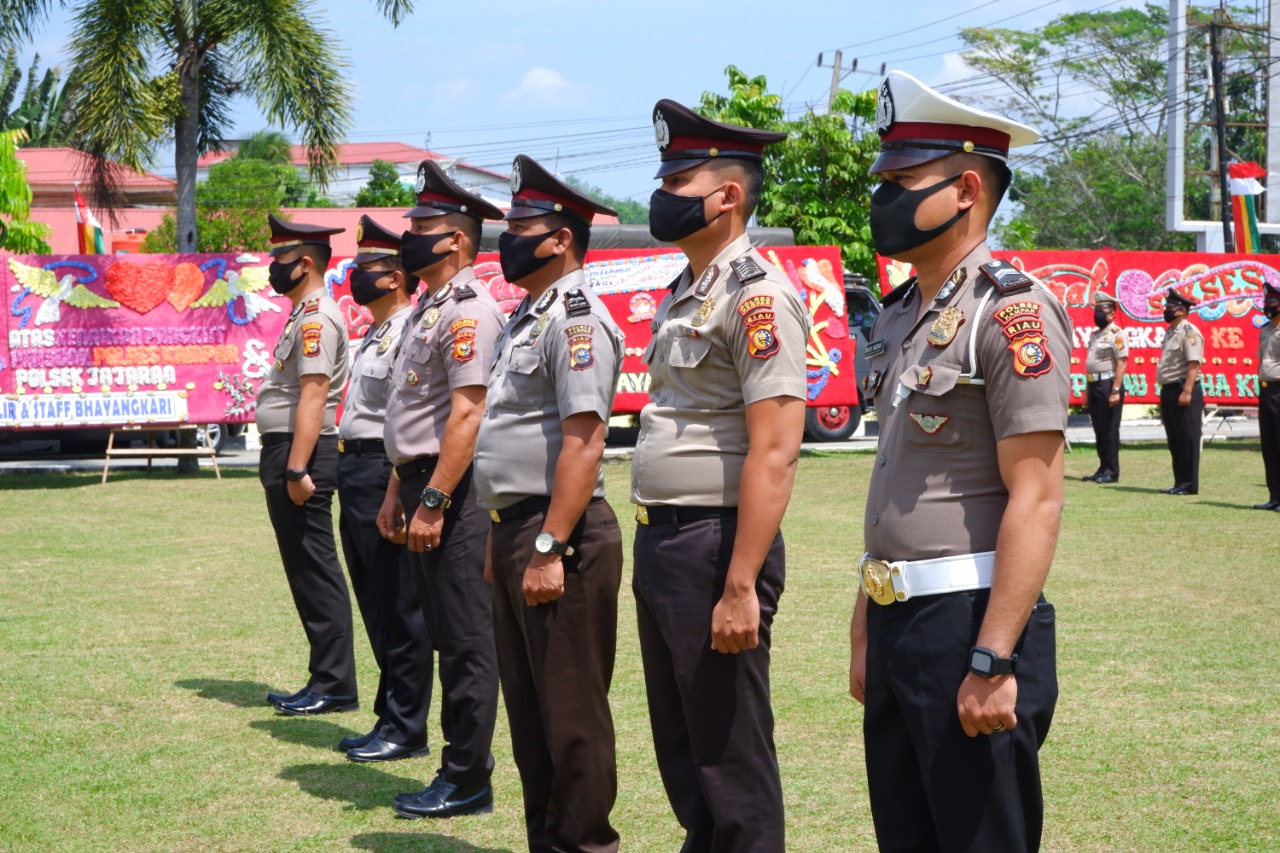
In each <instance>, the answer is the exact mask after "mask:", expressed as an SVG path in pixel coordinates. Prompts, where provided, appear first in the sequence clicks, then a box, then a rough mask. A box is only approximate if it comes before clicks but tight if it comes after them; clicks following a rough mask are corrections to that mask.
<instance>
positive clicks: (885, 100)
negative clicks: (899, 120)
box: [876, 78, 893, 136]
mask: <svg viewBox="0 0 1280 853" xmlns="http://www.w3.org/2000/svg"><path fill="white" fill-rule="evenodd" d="M891 127H893V90H892V89H890V88H889V79H888V78H885V81H884V82H883V83H881V84H880V97H879V98H877V99H876V132H877V133H879V134H880V135H881V136H884V135H885V134H886V133H888V132H889V128H891Z"/></svg>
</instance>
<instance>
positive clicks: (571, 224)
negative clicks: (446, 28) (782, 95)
mask: <svg viewBox="0 0 1280 853" xmlns="http://www.w3.org/2000/svg"><path fill="white" fill-rule="evenodd" d="M511 195H512V199H511V209H510V210H509V211H508V212H507V216H506V219H507V232H506V233H505V234H503V235H502V236H501V238H500V239H499V244H498V245H499V249H498V254H499V260H500V261H501V264H502V274H503V276H504V277H505V278H506V280H507V281H509V282H511V283H512V284H514V285H516V286H517V287H520V288H523V289H524V290H526V291H528V295H527V296H526V297H525V298H524V300H523V301H522V302H521V303H520V305H519V306H518V307H517V308H516V310H515V311H514V312H513V313H512V314H511V318H510V320H508V322H507V325H506V328H504V329H503V330H502V337H501V338H500V339H499V340H498V355H497V359H496V360H495V361H494V366H493V375H492V377H491V379H490V382H489V396H488V399H487V401H486V403H485V411H484V420H483V422H482V423H481V426H480V437H479V439H478V442H477V444H476V494H477V495H478V496H479V498H480V504H481V506H483V507H484V508H485V509H487V510H489V515H490V517H491V518H492V520H493V523H492V525H491V527H490V532H489V554H488V558H487V562H486V564H485V574H486V576H487V577H489V578H491V580H492V583H493V602H494V628H495V630H496V632H497V642H498V664H499V671H500V673H501V675H502V694H503V697H504V698H505V700H506V706H507V721H508V723H509V725H510V727H511V749H512V754H513V755H514V757H515V761H516V767H517V768H518V769H519V771H520V783H521V785H522V787H523V789H524V813H525V827H526V832H527V835H528V841H529V849H530V850H535V851H550V850H590V851H598V852H599V853H606V851H613V850H617V849H618V833H617V831H616V830H615V829H614V828H613V826H611V825H610V823H609V813H610V812H611V811H612V809H613V803H614V800H615V798H616V796H617V790H618V773H617V761H616V756H615V747H614V733H613V716H612V714H611V713H610V711H609V684H610V682H611V681H612V679H613V661H614V653H615V651H616V649H617V633H618V631H617V628H618V587H619V584H620V583H621V579H622V532H621V530H620V529H619V527H618V520H617V518H616V517H615V516H614V513H613V510H612V509H611V508H610V507H609V504H608V503H607V502H606V501H605V499H604V472H603V470H602V469H601V466H600V461H601V458H602V456H603V454H604V437H605V425H606V423H607V421H608V418H609V412H610V411H611V410H612V408H613V396H614V390H615V388H616V387H617V381H618V375H619V373H620V372H621V369H622V357H623V352H624V342H623V337H622V332H621V330H619V329H618V326H617V324H615V323H614V322H613V320H612V319H611V318H610V316H609V311H608V310H607V309H606V308H605V307H604V305H603V303H601V301H600V299H599V298H598V297H597V296H596V295H595V294H594V293H593V292H592V291H591V288H590V287H589V286H588V285H587V280H586V275H585V274H584V273H583V270H582V264H583V256H584V255H585V254H586V251H587V246H588V244H589V242H590V239H591V220H592V218H593V217H594V215H595V214H597V213H604V214H613V213H614V211H612V210H610V209H609V208H607V207H605V206H603V205H601V204H598V203H596V202H595V201H593V200H592V199H590V198H588V197H586V196H585V195H583V194H581V193H579V192H577V191H576V190H574V189H573V188H571V187H569V186H567V185H566V184H563V183H561V182H560V181H558V180H556V178H555V177H553V176H552V175H551V174H550V173H548V172H547V171H546V170H545V169H543V168H542V167H541V166H539V165H538V164H537V163H535V162H534V161H533V160H532V159H530V158H529V157H526V156H525V155H523V154H521V155H520V156H518V157H516V159H515V162H514V163H513V164H512V166H511Z"/></svg>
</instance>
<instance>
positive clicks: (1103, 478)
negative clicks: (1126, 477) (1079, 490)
mask: <svg viewBox="0 0 1280 853" xmlns="http://www.w3.org/2000/svg"><path fill="white" fill-rule="evenodd" d="M1093 482H1095V483H1118V482H1120V476H1119V475H1118V474H1099V475H1098V476H1096V477H1094V478H1093Z"/></svg>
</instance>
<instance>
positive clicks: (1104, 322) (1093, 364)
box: [1082, 291, 1129, 483]
mask: <svg viewBox="0 0 1280 853" xmlns="http://www.w3.org/2000/svg"><path fill="white" fill-rule="evenodd" d="M1093 322H1094V325H1096V326H1097V327H1098V328H1097V330H1096V331H1095V332H1094V333H1093V337H1092V338H1090V339H1089V351H1088V353H1087V355H1086V356H1085V361H1084V369H1085V379H1086V380H1088V383H1089V384H1088V385H1087V386H1085V392H1084V400H1085V404H1086V405H1087V406H1088V407H1089V420H1090V421H1092V422H1093V435H1094V439H1095V440H1096V442H1097V448H1098V470H1097V471H1096V472H1094V474H1093V475H1092V476H1089V477H1083V478H1082V479H1083V480H1084V481H1085V482H1086V483H1118V482H1120V416H1121V414H1122V413H1123V412H1124V372H1125V368H1126V367H1127V365H1128V364H1129V347H1128V345H1127V344H1126V343H1125V339H1124V330H1123V329H1121V328H1120V327H1119V326H1117V325H1116V300H1115V299H1114V298H1113V297H1112V296H1110V295H1109V294H1106V293H1103V292H1102V291H1098V293H1097V295H1095V296H1094V299H1093Z"/></svg>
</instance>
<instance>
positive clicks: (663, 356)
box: [658, 355, 667, 362]
mask: <svg viewBox="0 0 1280 853" xmlns="http://www.w3.org/2000/svg"><path fill="white" fill-rule="evenodd" d="M666 360H667V357H666V356H665V355H660V356H658V361H662V362H665V361H666Z"/></svg>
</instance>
